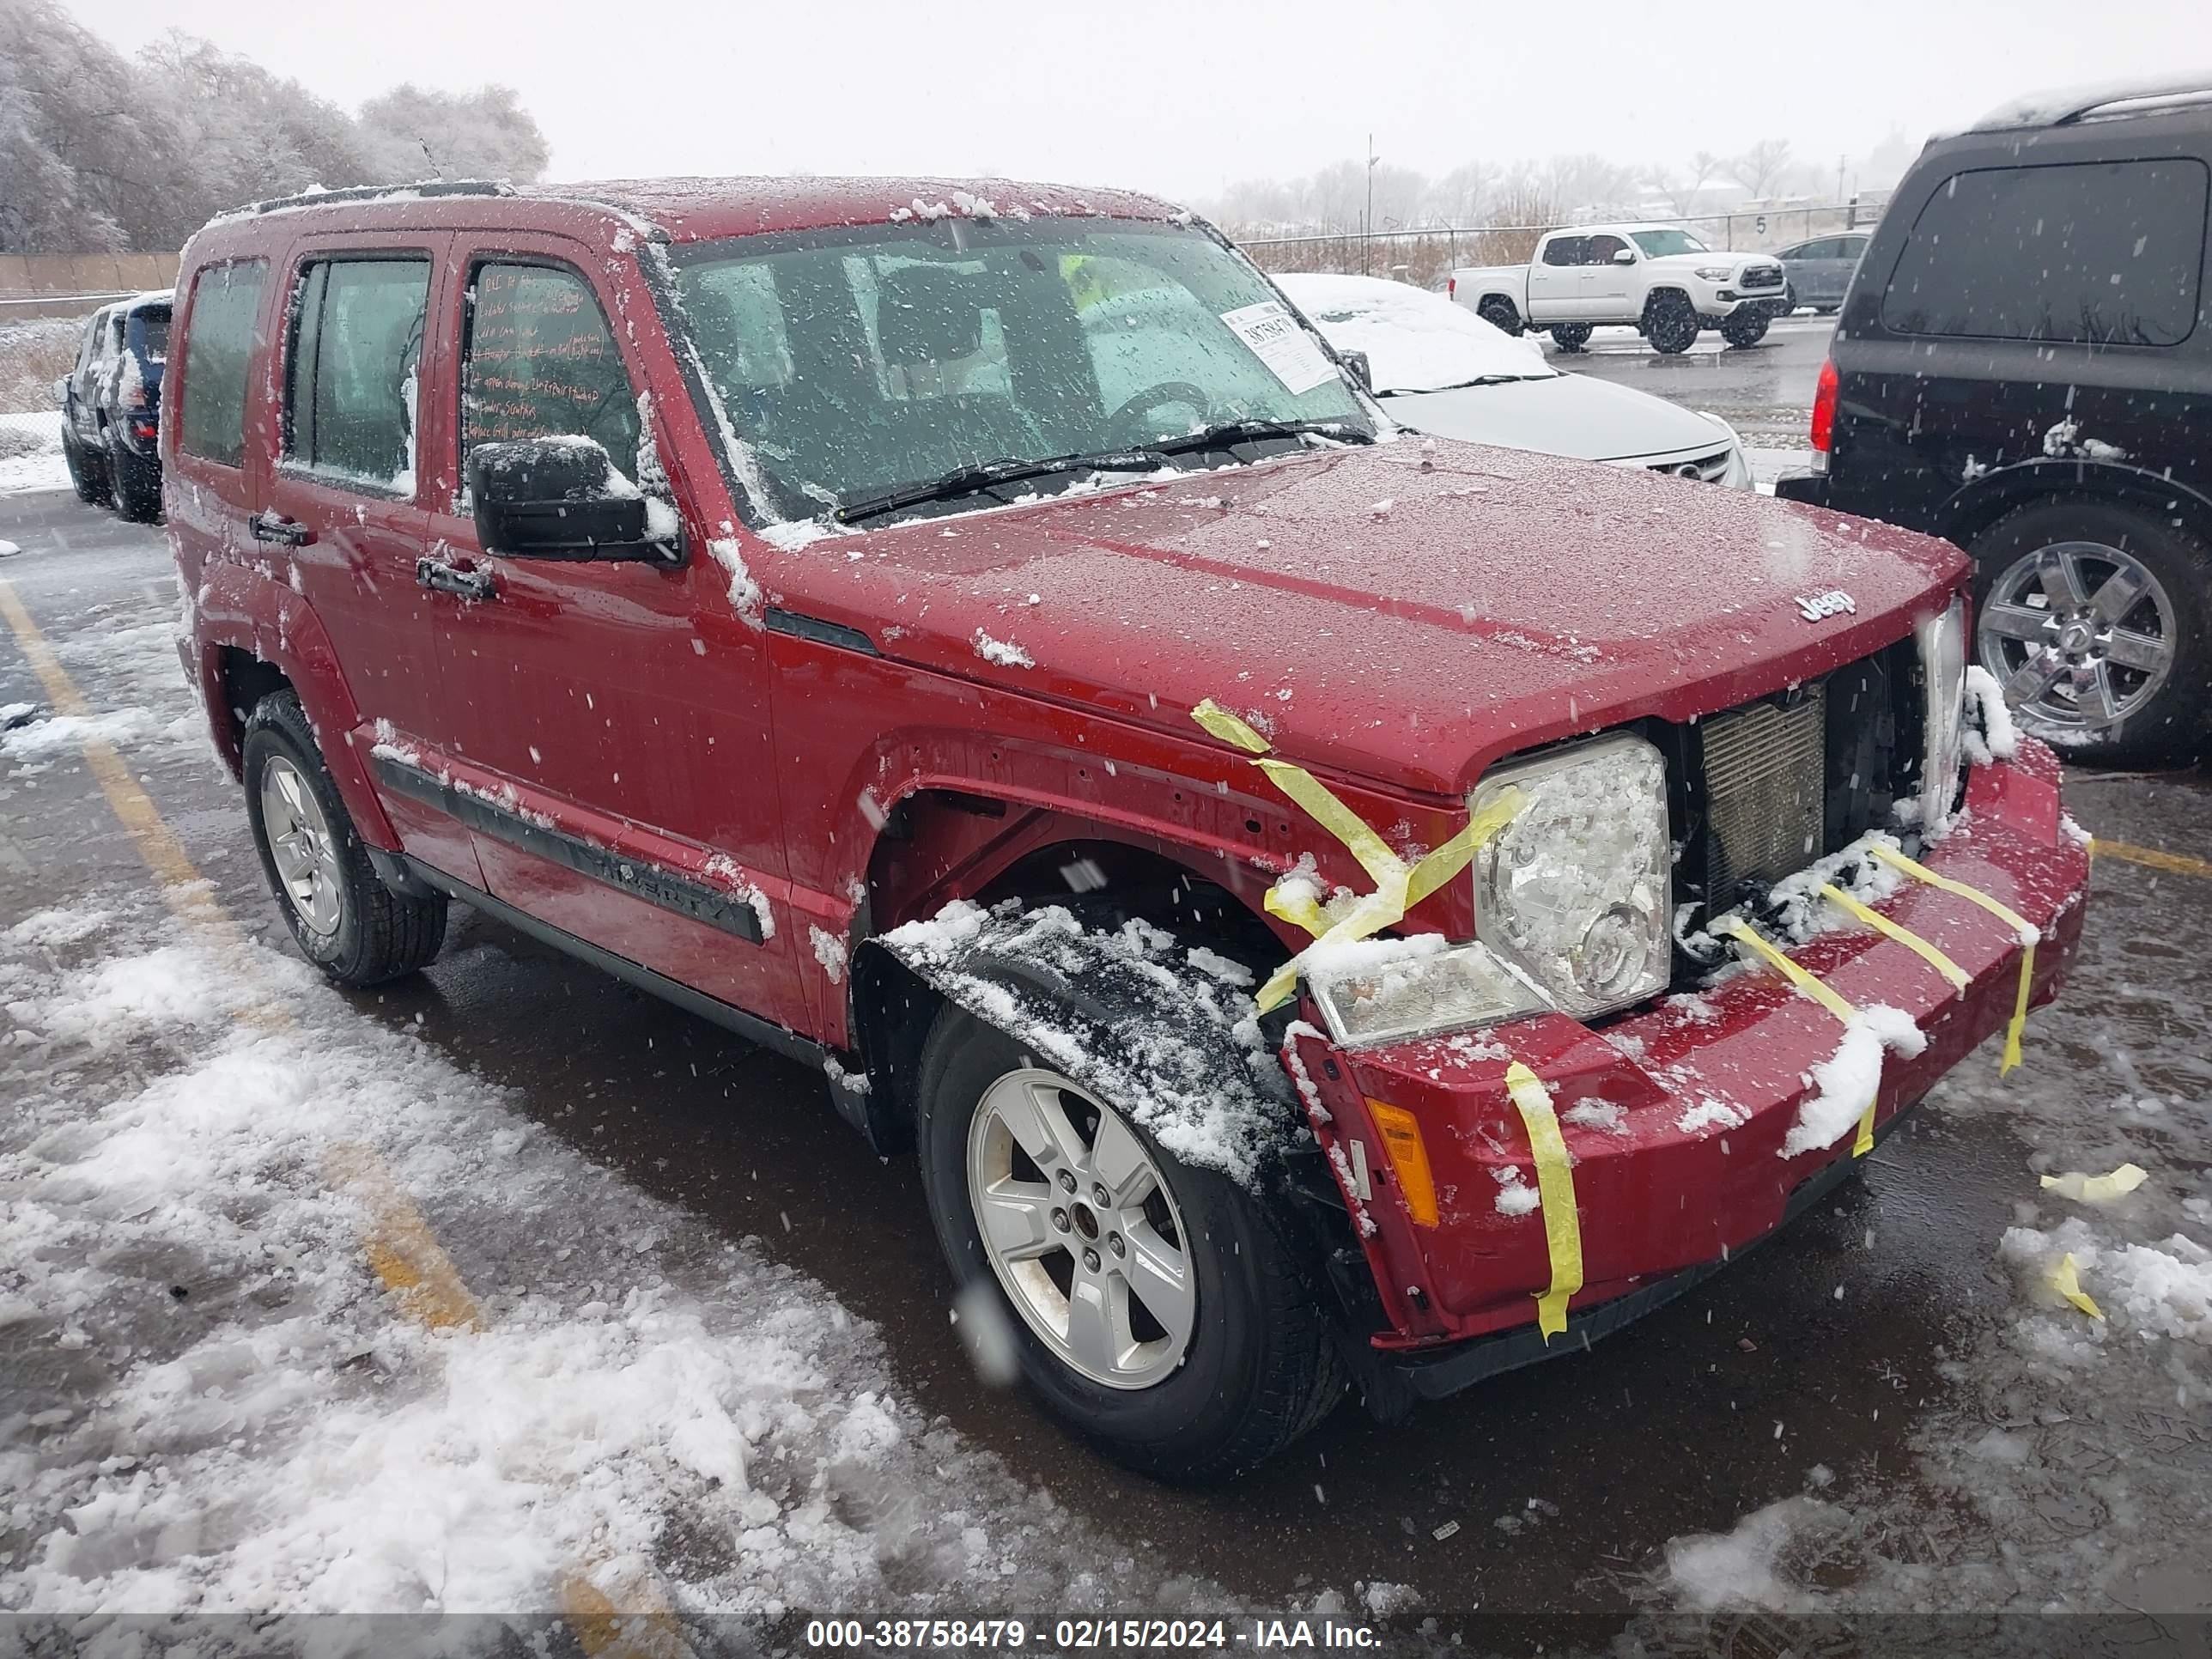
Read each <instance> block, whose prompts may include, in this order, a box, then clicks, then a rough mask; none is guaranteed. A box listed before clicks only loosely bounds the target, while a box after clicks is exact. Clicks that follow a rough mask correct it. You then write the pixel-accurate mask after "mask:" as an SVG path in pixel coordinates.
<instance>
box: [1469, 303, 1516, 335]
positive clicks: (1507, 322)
mask: <svg viewBox="0 0 2212 1659" xmlns="http://www.w3.org/2000/svg"><path fill="white" fill-rule="evenodd" d="M1474 314H1475V315H1476V316H1478V317H1480V318H1481V319H1482V320H1483V321H1484V322H1486V323H1488V324H1489V325H1491V326H1492V328H1502V329H1504V331H1506V332H1507V333H1508V334H1518V333H1520V332H1521V331H1522V327H1523V326H1524V325H1523V324H1522V321H1521V313H1520V312H1518V311H1517V310H1516V309H1515V308H1514V305H1513V301H1510V300H1509V299H1507V298H1506V297H1505V296H1504V295H1502V294H1492V295H1485V296H1484V298H1483V300H1482V301H1481V302H1480V304H1479V305H1477V306H1476V307H1475V308H1474Z"/></svg>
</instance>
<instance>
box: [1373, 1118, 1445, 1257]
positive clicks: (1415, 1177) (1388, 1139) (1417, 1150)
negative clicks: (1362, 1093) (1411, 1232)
mask: <svg viewBox="0 0 2212 1659" xmlns="http://www.w3.org/2000/svg"><path fill="white" fill-rule="evenodd" d="M1367 1115H1369V1116H1370V1117H1371V1118H1373V1119H1374V1120H1375V1130H1376V1133H1377V1134H1379V1135H1381V1136H1382V1137H1383V1155H1384V1156H1385V1157H1387V1158H1389V1160H1390V1172H1391V1173H1392V1174H1393V1175H1395V1176H1397V1178H1398V1190H1399V1191H1400V1192H1401V1193H1403V1194H1405V1197H1406V1213H1407V1215H1409V1216H1411V1217H1412V1218H1413V1225H1415V1226H1417V1227H1433V1226H1435V1225H1437V1182H1436V1177H1435V1176H1431V1174H1430V1173H1429V1149H1428V1148H1427V1147H1426V1146H1423V1145H1422V1144H1421V1126H1420V1125H1419V1123H1417V1122H1415V1121H1414V1120H1413V1114H1412V1113H1411V1112H1409V1111H1407V1109H1405V1108H1404V1107H1402V1106H1385V1105H1384V1104H1383V1103H1382V1102H1381V1101H1379V1100H1370V1101H1369V1102H1368V1103H1367Z"/></svg>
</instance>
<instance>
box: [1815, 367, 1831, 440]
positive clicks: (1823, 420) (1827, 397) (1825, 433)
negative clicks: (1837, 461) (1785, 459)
mask: <svg viewBox="0 0 2212 1659" xmlns="http://www.w3.org/2000/svg"><path fill="white" fill-rule="evenodd" d="M1835 439H1836V360H1835V359H1834V358H1833V357H1831V358H1829V359H1828V360H1827V361H1826V362H1823V363H1822V364H1821V365H1820V385H1819V386H1816V387H1814V392H1813V447H1814V449H1816V450H1818V451H1820V453H1822V454H1823V455H1825V454H1826V453H1828V449H1829V446H1830V445H1832V444H1833V443H1834V442H1835Z"/></svg>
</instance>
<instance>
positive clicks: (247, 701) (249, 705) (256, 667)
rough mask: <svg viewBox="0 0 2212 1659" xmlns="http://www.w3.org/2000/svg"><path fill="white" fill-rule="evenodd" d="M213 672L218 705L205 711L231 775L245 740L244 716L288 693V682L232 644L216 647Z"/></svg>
mask: <svg viewBox="0 0 2212 1659" xmlns="http://www.w3.org/2000/svg"><path fill="white" fill-rule="evenodd" d="M216 676H217V683H218V684H219V686H220V687H221V690H222V707H221V708H216V709H210V711H209V712H210V714H211V715H212V717H213V720H214V723H215V728H216V742H217V743H218V744H220V745H221V747H222V752H223V754H224V755H225V757H228V760H229V762H230V765H231V769H232V770H233V771H236V770H237V769H238V766H239V757H240V749H241V745H242V744H243V743H244V740H245V732H246V717H247V716H248V715H249V714H252V712H253V709H254V706H255V705H256V704H258V702H260V701H261V700H262V699H263V698H264V697H266V696H271V695H273V694H274V693H276V692H278V691H289V690H291V689H292V682H291V681H290V680H289V679H288V678H286V677H285V674H284V671H283V669H281V668H279V667H277V666H276V665H275V664H274V663H270V662H267V661H264V659H261V658H259V657H257V656H255V655H254V654H253V653H252V652H251V651H247V650H244V649H241V648H240V647H238V646H234V645H225V646H218V647H216Z"/></svg>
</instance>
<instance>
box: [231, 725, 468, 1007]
mask: <svg viewBox="0 0 2212 1659" xmlns="http://www.w3.org/2000/svg"><path fill="white" fill-rule="evenodd" d="M243 758H244V772H245V776H246V813H247V815H248V817H250V818H251V819H252V825H253V845H254V848H255V850H256V851H258V853H259V854H260V855H261V873H262V874H263V875H264V877H266V878H267V879H268V882H269V890H270V892H271V893H273V894H274V895H275V896H276V908H278V909H279V910H281V911H283V913H284V922H285V925H286V926H287V927H289V928H290V929H291V930H292V937H293V939H295V940H296V941H297V942H298V944H299V946H300V949H301V952H302V953H303V954H304V955H305V956H306V957H307V960H308V961H310V962H312V963H314V964H315V966H316V967H318V968H319V969H322V970H323V971H324V972H325V974H327V975H330V976H331V978H332V979H334V980H336V981H338V983H339V984H341V985H356V986H359V985H381V984H383V983H384V982H385V981H386V980H393V979H398V978H399V977H400V976H401V975H404V974H411V973H413V972H415V971H416V969H419V968H422V967H425V966H427V965H428V963H430V961H431V960H432V959H433V958H434V957H436V956H437V954H438V950H439V947H440V946H441V945H444V944H445V942H446V898H445V895H444V894H442V893H438V894H433V895H431V896H429V897H428V898H413V897H410V896H408V895H406V894H404V893H395V892H393V891H392V890H391V889H390V888H389V887H386V885H385V884H383V883H382V882H381V881H380V880H379V879H377V875H376V871H375V868H374V866H372V865H371V864H370V863H369V861H368V852H367V850H366V849H365V848H363V847H362V840H361V836H359V835H358V834H357V833H356V831H355V829H354V827H353V819H352V817H350V816H349V814H348V813H347V811H346V809H345V802H344V801H343V799H340V798H339V795H338V789H337V784H336V783H335V782H334V781H332V780H331V774H330V769H329V768H328V767H327V766H325V765H324V764H323V757H322V751H321V750H319V748H317V746H316V744H315V734H314V729H313V727H312V726H309V724H308V723H307V711H306V710H304V709H302V708H301V707H300V699H299V696H298V695H297V694H296V693H295V692H292V691H289V690H286V691H277V692H273V693H271V694H270V696H266V697H264V698H263V699H262V700H261V701H260V702H258V703H257V704H255V705H254V709H253V713H252V714H251V715H250V716H249V717H248V718H247V720H246V741H245V744H244V757H243ZM280 814H281V821H279V816H280Z"/></svg>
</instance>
